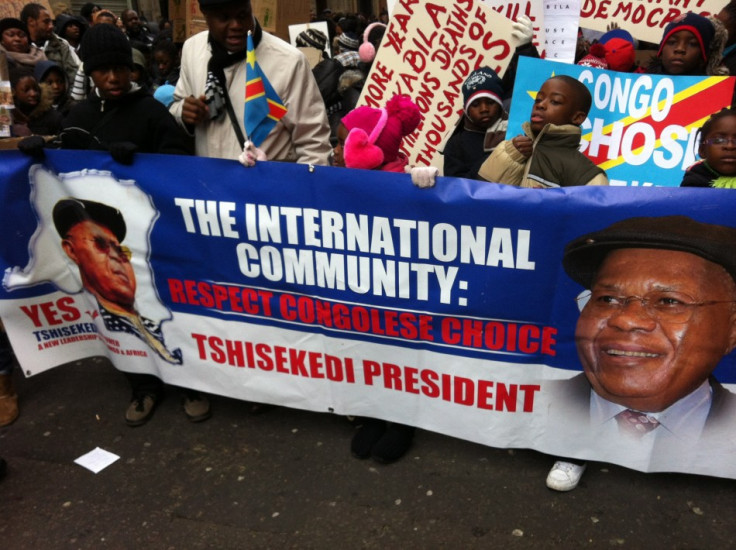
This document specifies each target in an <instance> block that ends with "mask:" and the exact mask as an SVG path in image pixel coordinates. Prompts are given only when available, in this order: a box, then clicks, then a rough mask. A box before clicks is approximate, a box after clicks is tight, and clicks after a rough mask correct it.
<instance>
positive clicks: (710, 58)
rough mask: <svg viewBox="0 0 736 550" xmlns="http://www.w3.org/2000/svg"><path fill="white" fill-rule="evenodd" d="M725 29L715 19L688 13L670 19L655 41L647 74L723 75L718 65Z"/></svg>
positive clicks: (726, 34) (725, 34)
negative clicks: (653, 55)
mask: <svg viewBox="0 0 736 550" xmlns="http://www.w3.org/2000/svg"><path fill="white" fill-rule="evenodd" d="M727 38H728V31H727V30H726V28H725V27H724V26H723V24H721V22H720V21H718V20H717V19H715V18H709V17H704V16H702V15H698V14H697V13H692V12H688V13H686V14H682V15H680V16H679V17H678V18H677V19H675V20H673V21H671V22H670V23H669V24H668V25H667V26H666V27H665V28H664V34H663V35H662V40H661V42H660V43H659V49H658V50H657V57H656V58H655V59H654V61H653V62H652V63H651V64H650V65H649V67H648V68H647V72H648V73H652V74H668V75H726V74H728V71H727V70H726V69H725V67H722V66H721V59H722V57H723V48H724V45H725V44H726V40H727Z"/></svg>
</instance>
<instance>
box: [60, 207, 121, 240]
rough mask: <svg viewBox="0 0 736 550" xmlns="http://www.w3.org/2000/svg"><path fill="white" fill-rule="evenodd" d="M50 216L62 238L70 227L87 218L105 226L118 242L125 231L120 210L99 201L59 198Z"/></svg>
mask: <svg viewBox="0 0 736 550" xmlns="http://www.w3.org/2000/svg"><path fill="white" fill-rule="evenodd" d="M52 216H53V218H54V226H55V227H56V231H57V232H58V233H59V235H60V236H61V237H62V238H64V237H66V236H67V234H68V233H69V230H70V229H71V228H72V227H74V226H75V225H77V224H78V223H81V222H83V221H87V220H89V221H93V222H95V223H97V224H100V225H102V226H105V227H107V228H108V229H109V230H110V231H112V233H113V235H115V236H116V237H117V239H118V242H122V241H123V239H124V238H125V233H126V231H127V229H126V227H125V220H124V219H123V215H122V214H121V213H120V210H118V209H117V208H113V207H112V206H108V205H106V204H102V203H101V202H94V201H86V200H82V199H61V200H60V201H59V202H57V203H56V205H54V211H53V214H52Z"/></svg>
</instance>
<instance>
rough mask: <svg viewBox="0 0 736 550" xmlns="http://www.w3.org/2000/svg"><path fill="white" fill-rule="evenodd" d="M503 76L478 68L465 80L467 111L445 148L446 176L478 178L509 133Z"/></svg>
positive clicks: (486, 68) (464, 92) (464, 104)
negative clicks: (486, 161)
mask: <svg viewBox="0 0 736 550" xmlns="http://www.w3.org/2000/svg"><path fill="white" fill-rule="evenodd" d="M503 96H504V89H503V85H502V83H501V79H500V78H499V76H498V75H497V74H496V72H495V71H494V70H493V69H491V68H489V67H481V68H480V69H476V70H475V71H473V72H472V73H470V75H468V78H467V79H466V80H465V82H463V108H464V111H465V112H464V114H463V117H462V119H461V121H459V123H458V127H457V129H456V130H455V132H454V133H453V135H452V137H451V138H450V139H449V140H448V142H447V145H446V146H445V150H444V157H445V163H444V170H443V172H444V175H445V176H450V177H458V178H469V179H477V178H478V169H479V168H480V166H481V165H482V164H483V162H484V161H485V160H486V159H487V158H488V155H490V154H491V151H493V149H494V148H495V147H496V146H497V145H498V144H499V143H500V142H501V141H502V140H503V138H504V136H505V135H506V127H507V125H508V120H507V119H508V116H507V114H506V112H505V111H504V108H503Z"/></svg>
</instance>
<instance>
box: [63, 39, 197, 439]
mask: <svg viewBox="0 0 736 550" xmlns="http://www.w3.org/2000/svg"><path fill="white" fill-rule="evenodd" d="M82 56H83V58H82V61H83V63H84V73H85V74H86V75H87V76H89V77H91V78H92V81H93V82H94V89H93V91H92V93H91V94H90V95H89V97H88V98H87V99H85V100H84V101H81V102H79V103H78V104H77V105H75V106H74V107H73V108H72V109H71V111H70V112H69V116H68V117H67V118H66V119H65V120H64V128H65V129H64V131H63V132H62V133H61V135H60V136H59V137H60V138H61V146H62V148H68V149H102V150H105V149H106V150H108V151H110V153H111V154H112V157H113V158H114V159H115V160H117V161H118V162H121V163H127V164H129V163H132V161H133V154H134V152H135V151H140V152H142V153H163V154H174V155H186V154H190V153H191V150H190V147H189V145H188V142H187V138H186V136H185V135H184V133H183V132H182V130H181V129H180V127H179V125H178V124H177V123H176V120H174V117H173V116H171V114H170V113H169V112H168V110H167V109H166V107H164V106H163V105H162V104H161V103H160V102H158V101H157V100H155V99H154V98H153V97H152V96H151V95H150V94H149V93H148V92H146V91H144V90H142V89H141V88H140V87H139V86H138V85H137V84H135V83H134V82H133V81H132V80H131V72H132V70H133V53H132V50H131V47H130V42H129V41H128V39H127V38H126V37H125V35H124V34H123V33H122V32H121V31H120V30H119V29H117V28H116V27H114V26H112V25H95V26H94V27H92V28H91V29H89V31H87V33H86V34H85V35H84V38H83V39H82ZM125 376H126V377H127V378H128V381H129V382H130V385H131V388H132V393H133V396H132V399H131V402H130V405H129V406H128V408H127V410H126V412H125V421H126V423H127V424H128V425H129V426H140V425H142V424H145V423H146V422H147V421H148V420H149V419H150V418H151V416H152V415H153V412H154V410H155V408H156V404H157V402H158V401H159V400H160V398H161V397H162V395H163V382H162V381H161V380H160V379H159V378H157V377H156V376H154V375H152V374H138V373H136V374H133V373H125ZM184 412H185V413H186V415H187V417H188V418H189V419H190V420H191V421H193V422H199V421H201V420H206V419H207V418H209V417H210V415H211V413H210V405H209V401H208V400H207V398H206V397H205V396H203V395H201V394H199V393H198V392H195V391H193V390H187V391H186V392H185V397H184Z"/></svg>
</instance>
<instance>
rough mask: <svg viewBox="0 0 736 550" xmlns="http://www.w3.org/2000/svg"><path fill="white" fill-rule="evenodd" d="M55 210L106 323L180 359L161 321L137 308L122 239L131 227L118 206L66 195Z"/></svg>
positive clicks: (65, 241)
mask: <svg viewBox="0 0 736 550" xmlns="http://www.w3.org/2000/svg"><path fill="white" fill-rule="evenodd" d="M52 216H53V220H54V226H55V227H56V231H57V232H58V233H59V235H60V236H61V239H62V241H61V246H62V249H63V250H64V252H65V253H66V255H67V256H68V257H69V258H70V259H71V260H72V261H73V262H74V263H75V264H76V265H77V267H78V268H79V276H80V278H81V280H82V286H83V287H84V288H85V289H86V290H87V291H88V292H90V293H91V294H92V295H93V296H94V297H95V299H96V300H97V303H98V304H99V310H100V315H101V316H102V319H103V321H104V323H105V327H106V328H107V329H108V330H110V331H113V332H126V333H129V334H134V335H135V336H137V337H138V338H140V339H141V340H143V341H144V342H145V343H146V344H147V345H148V346H149V347H150V348H151V349H152V350H153V351H155V352H156V353H157V354H158V355H159V356H160V357H161V358H163V359H164V360H165V361H167V362H168V363H173V364H181V362H182V360H181V352H180V351H179V350H173V351H170V350H168V349H167V348H166V345H165V344H164V340H163V335H162V333H161V328H160V326H159V325H158V324H157V323H155V322H153V321H151V320H149V319H146V318H145V317H142V316H141V315H140V314H139V313H138V311H137V309H136V306H135V293H136V278H135V272H134V270H133V266H132V264H131V261H130V260H131V251H130V250H129V249H128V247H126V246H124V245H122V244H121V242H122V241H123V240H124V239H125V234H126V231H127V228H126V225H125V220H124V219H123V216H122V214H121V213H120V211H119V210H117V209H116V208H113V207H111V206H108V205H106V204H102V203H99V202H94V201H89V200H81V199H73V198H66V199H62V200H60V201H58V202H57V203H56V205H55V206H54V209H53V214H52Z"/></svg>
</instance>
